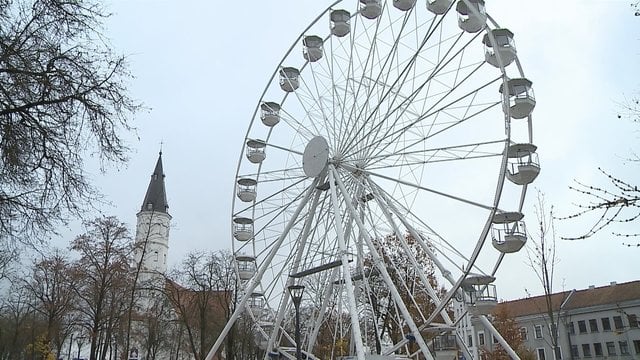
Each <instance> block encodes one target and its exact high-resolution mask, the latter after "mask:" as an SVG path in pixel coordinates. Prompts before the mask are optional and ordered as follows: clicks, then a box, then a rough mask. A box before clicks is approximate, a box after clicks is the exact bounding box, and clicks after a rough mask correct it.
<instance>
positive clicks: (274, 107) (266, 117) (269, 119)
mask: <svg viewBox="0 0 640 360" xmlns="http://www.w3.org/2000/svg"><path fill="white" fill-rule="evenodd" d="M260 120H262V123H263V124H265V125H267V126H268V127H272V126H276V124H277V123H279V122H280V104H278V103H274V102H270V101H267V102H263V103H262V105H260Z"/></svg>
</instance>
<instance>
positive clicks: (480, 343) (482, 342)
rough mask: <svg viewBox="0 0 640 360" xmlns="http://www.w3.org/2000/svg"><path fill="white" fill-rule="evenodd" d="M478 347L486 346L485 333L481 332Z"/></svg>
mask: <svg viewBox="0 0 640 360" xmlns="http://www.w3.org/2000/svg"><path fill="white" fill-rule="evenodd" d="M478 345H480V346H482V345H484V333H483V332H479V333H478Z"/></svg>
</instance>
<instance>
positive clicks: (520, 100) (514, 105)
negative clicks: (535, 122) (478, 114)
mask: <svg viewBox="0 0 640 360" xmlns="http://www.w3.org/2000/svg"><path fill="white" fill-rule="evenodd" d="M507 88H508V91H509V108H508V109H507V107H506V103H504V104H505V106H504V109H503V110H504V111H505V113H506V112H507V110H508V111H509V115H510V116H511V117H512V118H514V119H524V118H526V117H527V116H529V115H530V114H531V112H532V111H533V108H534V107H535V106H536V98H535V96H534V95H533V88H532V87H531V81H530V80H529V79H525V78H515V79H509V80H508V81H507ZM502 91H503V85H500V92H501V93H502Z"/></svg>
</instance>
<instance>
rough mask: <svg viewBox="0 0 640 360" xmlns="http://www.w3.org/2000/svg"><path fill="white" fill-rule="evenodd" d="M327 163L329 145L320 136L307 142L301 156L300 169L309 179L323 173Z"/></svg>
mask: <svg viewBox="0 0 640 360" xmlns="http://www.w3.org/2000/svg"><path fill="white" fill-rule="evenodd" d="M328 162H329V144H327V140H325V138H323V137H322V136H316V137H314V138H313V139H311V140H309V143H307V146H306V147H305V148H304V153H303V154H302V168H303V170H304V173H305V175H307V176H308V177H310V178H314V177H317V176H319V175H321V174H322V173H324V171H325V170H326V168H327V164H328Z"/></svg>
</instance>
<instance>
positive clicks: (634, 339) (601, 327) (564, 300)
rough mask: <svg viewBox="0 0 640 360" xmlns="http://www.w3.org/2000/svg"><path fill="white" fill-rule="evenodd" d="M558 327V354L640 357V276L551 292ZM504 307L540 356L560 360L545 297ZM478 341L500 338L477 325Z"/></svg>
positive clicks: (485, 342)
mask: <svg viewBox="0 0 640 360" xmlns="http://www.w3.org/2000/svg"><path fill="white" fill-rule="evenodd" d="M550 300H551V308H552V309H553V316H554V318H556V321H555V322H556V323H557V329H558V351H557V356H555V359H592V358H594V359H640V325H639V322H638V319H639V317H640V281H632V282H626V283H621V284H617V283H616V282H611V283H610V284H609V285H606V286H601V287H595V286H590V287H589V288H588V289H583V290H571V291H563V292H559V293H555V294H552V295H551V298H550ZM498 307H502V308H503V309H504V308H506V310H507V313H508V314H509V315H510V316H512V317H513V318H515V319H516V323H517V324H518V325H517V326H518V327H519V331H520V336H521V337H522V338H523V339H524V343H525V344H526V346H527V348H529V349H530V350H532V351H533V352H534V354H535V356H536V358H537V359H538V360H549V359H554V351H553V346H552V341H551V338H552V337H551V334H552V333H553V330H554V327H553V326H552V325H551V321H550V316H549V315H548V312H547V306H546V298H545V296H536V297H529V298H525V299H520V300H513V301H506V302H503V303H500V304H499V305H498ZM475 329H476V341H477V344H478V346H480V347H483V346H484V347H485V348H487V349H492V348H493V347H495V344H496V343H497V341H496V340H494V339H493V338H491V336H488V335H487V334H488V332H487V331H486V330H485V329H483V327H482V325H481V324H476V325H475Z"/></svg>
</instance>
